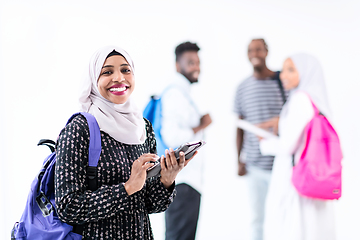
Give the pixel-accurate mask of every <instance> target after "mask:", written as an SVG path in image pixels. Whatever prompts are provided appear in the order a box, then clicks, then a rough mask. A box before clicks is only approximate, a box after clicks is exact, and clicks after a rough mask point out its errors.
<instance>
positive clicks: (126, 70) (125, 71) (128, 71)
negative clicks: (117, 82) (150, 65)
mask: <svg viewBox="0 0 360 240" xmlns="http://www.w3.org/2000/svg"><path fill="white" fill-rule="evenodd" d="M121 72H123V73H130V72H131V70H130V69H128V68H124V69H122V70H121Z"/></svg>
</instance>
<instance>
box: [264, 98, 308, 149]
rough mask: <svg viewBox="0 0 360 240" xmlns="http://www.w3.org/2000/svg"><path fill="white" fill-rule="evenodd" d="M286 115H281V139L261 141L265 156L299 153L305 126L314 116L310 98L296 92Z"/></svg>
mask: <svg viewBox="0 0 360 240" xmlns="http://www.w3.org/2000/svg"><path fill="white" fill-rule="evenodd" d="M286 111H287V112H286V114H281V115H280V121H279V135H280V136H279V138H277V139H276V138H273V139H263V140H261V141H260V151H261V153H262V154H265V155H277V154H285V155H292V154H294V153H295V152H296V151H297V148H298V147H299V144H300V141H301V139H302V136H303V131H304V129H305V126H306V125H307V124H308V123H309V122H310V120H311V119H312V117H313V116H314V110H313V107H312V104H311V101H310V99H309V97H308V96H307V95H306V94H305V93H303V92H296V93H294V95H293V96H291V98H290V99H289V102H287V106H286Z"/></svg>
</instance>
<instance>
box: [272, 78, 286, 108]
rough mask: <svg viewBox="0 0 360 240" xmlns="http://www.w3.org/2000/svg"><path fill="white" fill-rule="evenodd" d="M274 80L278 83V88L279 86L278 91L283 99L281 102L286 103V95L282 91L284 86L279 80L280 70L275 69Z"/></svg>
mask: <svg viewBox="0 0 360 240" xmlns="http://www.w3.org/2000/svg"><path fill="white" fill-rule="evenodd" d="M274 78H275V80H276V81H277V83H278V85H279V88H280V92H281V97H282V99H283V102H284V104H285V103H286V96H285V91H284V87H283V85H282V83H281V80H280V71H276V72H275V77H274Z"/></svg>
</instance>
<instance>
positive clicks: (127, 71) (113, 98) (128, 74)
mask: <svg viewBox="0 0 360 240" xmlns="http://www.w3.org/2000/svg"><path fill="white" fill-rule="evenodd" d="M134 88H135V78H134V74H133V72H132V69H131V67H130V65H129V64H128V62H127V61H126V60H125V58H124V57H123V56H120V55H114V56H111V57H109V58H107V59H106V60H105V62H104V64H103V66H102V69H101V72H100V76H99V79H98V89H99V92H100V94H101V96H103V97H104V98H105V99H107V100H109V101H110V102H112V103H115V104H122V103H125V102H126V101H127V100H128V99H129V97H130V95H131V93H132V92H133V91H134Z"/></svg>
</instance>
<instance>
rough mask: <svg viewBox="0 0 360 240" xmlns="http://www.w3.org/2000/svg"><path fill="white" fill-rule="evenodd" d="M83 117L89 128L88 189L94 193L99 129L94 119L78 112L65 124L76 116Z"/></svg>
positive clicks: (99, 141) (98, 152)
mask: <svg viewBox="0 0 360 240" xmlns="http://www.w3.org/2000/svg"><path fill="white" fill-rule="evenodd" d="M79 114H81V115H83V116H84V117H85V118H86V121H87V123H88V126H89V132H90V143H89V157H88V159H89V164H88V167H87V171H86V172H87V181H88V189H89V190H91V191H95V190H96V189H97V178H96V170H97V164H98V161H99V158H100V153H101V135H100V128H99V125H98V123H97V121H96V118H95V117H94V116H93V115H92V114H90V113H86V112H79V113H75V114H73V115H72V116H71V117H70V119H69V120H68V122H67V124H68V123H69V122H71V120H73V119H74V117H76V116H77V115H79Z"/></svg>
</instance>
